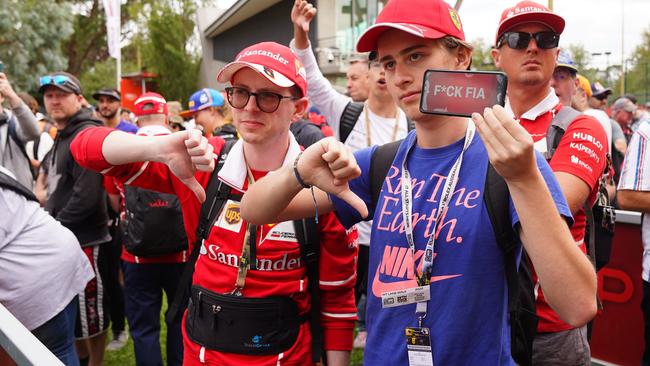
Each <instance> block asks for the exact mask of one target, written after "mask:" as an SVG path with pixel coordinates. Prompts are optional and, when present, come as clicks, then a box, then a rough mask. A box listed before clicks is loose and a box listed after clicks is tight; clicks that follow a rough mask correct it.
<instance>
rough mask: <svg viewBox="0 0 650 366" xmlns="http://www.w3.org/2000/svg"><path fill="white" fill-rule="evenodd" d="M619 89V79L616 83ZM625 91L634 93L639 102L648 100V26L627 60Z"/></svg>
mask: <svg viewBox="0 0 650 366" xmlns="http://www.w3.org/2000/svg"><path fill="white" fill-rule="evenodd" d="M616 84H617V87H618V88H617V89H616V90H617V91H618V90H620V81H618V82H617V83H616ZM625 92H626V93H631V94H634V95H635V96H636V97H637V98H638V100H639V102H640V103H645V102H648V101H650V28H648V29H646V30H644V31H643V33H642V35H641V44H640V45H638V46H637V47H636V48H635V49H634V52H633V53H632V57H630V59H628V60H627V72H626V74H625Z"/></svg>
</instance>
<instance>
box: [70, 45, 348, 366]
mask: <svg viewBox="0 0 650 366" xmlns="http://www.w3.org/2000/svg"><path fill="white" fill-rule="evenodd" d="M217 79H218V81H219V82H222V83H230V84H231V86H230V87H228V88H226V92H227V99H228V102H229V103H230V105H231V106H232V108H233V118H234V123H235V126H236V127H237V130H238V131H239V133H240V135H241V139H240V140H238V141H237V142H234V141H232V142H229V143H225V142H224V140H223V139H221V138H220V137H214V138H212V139H210V140H207V139H206V138H204V137H202V136H201V133H200V132H199V131H198V130H191V131H189V132H177V133H174V134H171V135H167V136H157V137H145V136H131V135H128V134H125V133H122V132H119V131H112V130H109V129H104V128H102V129H93V130H90V131H88V132H87V133H84V134H83V135H81V136H79V137H78V139H76V140H75V142H74V146H73V147H72V150H73V154H74V156H75V158H76V159H77V161H78V162H79V163H80V164H81V165H83V166H86V167H88V168H91V169H94V170H96V171H102V172H104V173H105V174H108V175H111V176H114V177H116V179H118V180H120V181H122V182H127V183H128V184H132V185H136V186H139V187H142V188H147V189H153V190H158V191H161V192H167V193H174V194H176V195H178V197H179V201H180V202H181V205H182V209H183V217H184V221H185V228H186V231H187V235H188V238H189V242H190V243H195V248H193V255H194V253H196V255H198V259H197V261H196V266H195V271H194V275H193V280H192V289H191V298H190V303H189V307H188V311H187V312H186V313H185V314H186V315H185V317H184V319H183V324H184V325H183V338H184V364H185V365H203V364H207V365H285V364H286V365H306V364H311V363H312V362H313V361H316V360H318V359H320V356H321V351H320V350H319V348H321V342H320V340H321V339H322V348H323V349H324V350H325V351H326V355H327V360H328V364H329V365H347V364H349V351H350V349H351V348H352V336H353V328H354V321H355V319H356V308H355V306H354V292H353V290H354V283H355V279H356V278H355V273H354V268H355V266H354V262H355V260H356V254H357V243H356V240H357V235H356V231H354V230H352V231H349V232H346V230H345V229H344V228H343V226H342V225H341V224H340V223H339V222H338V221H337V220H336V218H335V216H334V215H333V214H325V215H320V216H317V217H318V220H317V221H316V223H315V224H314V220H313V219H312V220H298V221H295V222H293V223H292V222H291V221H280V222H278V221H274V223H272V224H269V225H259V226H258V225H252V224H249V223H247V222H246V221H245V220H243V219H242V217H241V214H240V204H239V200H240V198H241V195H242V193H243V192H245V191H246V190H247V189H248V186H249V185H250V184H252V183H253V182H255V181H256V180H258V179H260V178H262V177H263V176H265V175H266V174H267V173H268V172H270V171H273V170H277V169H279V168H280V167H282V166H291V165H292V164H293V162H294V161H295V159H296V157H297V156H298V155H299V154H300V153H301V148H300V146H299V145H298V143H297V142H296V141H295V138H294V137H293V135H291V133H290V132H289V124H290V123H291V121H292V120H293V119H294V118H298V117H300V116H302V115H303V114H304V112H305V110H306V108H307V105H308V101H307V98H306V96H305V94H306V91H307V85H306V80H305V71H304V68H303V66H302V64H301V63H300V61H299V60H298V59H297V58H296V57H295V56H294V55H293V53H292V52H291V50H290V49H289V48H287V47H285V46H282V45H279V44H277V43H273V42H264V43H259V44H256V45H253V46H250V47H248V48H246V49H244V50H242V51H241V52H240V53H239V54H238V55H237V57H236V59H235V61H234V62H232V63H230V64H228V65H226V66H225V67H224V68H223V69H222V70H221V71H220V72H219V75H218V77H217ZM224 146H225V147H224ZM217 157H219V161H218V162H216V161H215V160H216V158H217ZM142 162H144V163H142ZM215 163H216V165H217V169H215ZM213 169H214V170H215V172H214V173H212V172H211V171H212V170H213ZM206 191H207V197H206ZM204 201H205V204H204V206H203V207H202V205H201V203H202V202H204ZM210 213H214V214H213V215H210ZM203 217H213V219H212V220H204V219H203ZM313 226H316V227H317V228H314V229H303V227H313ZM197 228H198V231H197ZM206 228H207V232H206V231H204V230H205V229H206ZM312 234H317V235H318V238H319V241H317V240H314V238H313V237H312V236H313V235H312ZM197 236H198V239H199V240H198V241H197V240H196V239H197ZM304 236H308V240H306V241H305V240H304V239H302V237H304ZM202 239H203V240H202ZM305 242H306V243H307V245H305V244H303V243H305ZM299 243H300V244H299ZM197 244H198V245H197ZM315 247H317V248H319V250H320V253H319V254H317V253H316V252H315V251H313V250H312V249H311V248H315ZM316 258H317V261H316V262H315V259H316ZM318 268H320V269H321V270H320V272H319V269H318ZM314 272H315V273H317V274H318V275H315V274H314ZM181 285H182V284H181ZM313 295H315V296H313ZM317 304H319V305H317ZM315 320H320V322H316V321H315ZM318 324H320V326H318Z"/></svg>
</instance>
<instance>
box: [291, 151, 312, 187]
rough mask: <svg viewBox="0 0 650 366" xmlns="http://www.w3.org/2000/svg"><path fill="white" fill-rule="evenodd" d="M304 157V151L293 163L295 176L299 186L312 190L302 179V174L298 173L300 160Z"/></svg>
mask: <svg viewBox="0 0 650 366" xmlns="http://www.w3.org/2000/svg"><path fill="white" fill-rule="evenodd" d="M301 156H302V151H301V152H300V154H298V156H296V160H294V161H293V176H294V177H296V180H297V181H298V184H300V186H301V187H302V188H311V186H310V185H309V184H306V183H305V181H304V180H302V177H301V176H300V173H298V160H300V157H301Z"/></svg>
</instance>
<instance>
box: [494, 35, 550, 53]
mask: <svg viewBox="0 0 650 366" xmlns="http://www.w3.org/2000/svg"><path fill="white" fill-rule="evenodd" d="M531 39H535V43H536V44H537V47H539V48H541V49H544V50H548V49H551V48H555V47H557V45H558V44H559V43H560V35H559V34H557V33H555V32H537V33H526V32H505V33H503V34H502V35H501V37H499V41H498V42H497V48H501V46H503V44H504V43H507V44H508V47H510V48H512V49H515V50H523V49H526V48H528V44H529V43H530V40H531Z"/></svg>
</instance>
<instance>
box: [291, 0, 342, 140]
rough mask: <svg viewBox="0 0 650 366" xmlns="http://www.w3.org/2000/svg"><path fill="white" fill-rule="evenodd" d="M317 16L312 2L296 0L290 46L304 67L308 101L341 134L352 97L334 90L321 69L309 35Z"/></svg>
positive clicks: (336, 133) (335, 134)
mask: <svg viewBox="0 0 650 366" xmlns="http://www.w3.org/2000/svg"><path fill="white" fill-rule="evenodd" d="M315 16H316V8H315V7H314V6H313V5H312V4H310V3H309V2H307V1H305V0H295V2H294V5H293V8H292V9H291V21H292V23H293V36H294V39H293V41H292V42H291V44H290V46H291V50H292V51H293V52H294V53H295V54H296V56H297V57H298V58H299V59H300V61H302V63H303V65H304V66H305V71H306V73H307V94H308V96H309V101H310V102H311V103H312V104H313V105H315V106H316V107H317V108H318V109H319V110H320V111H321V113H322V115H323V116H324V117H325V120H326V121H327V123H328V124H329V125H330V126H331V127H332V130H333V131H334V136H336V137H338V136H339V126H340V123H339V120H340V118H341V114H343V110H344V109H345V106H347V105H348V103H349V102H350V101H351V99H350V98H349V97H347V96H345V95H343V94H340V93H339V92H337V91H336V90H334V88H333V87H332V84H331V83H330V82H329V81H328V80H327V79H326V78H325V76H323V73H322V72H321V71H320V69H319V68H318V63H317V62H316V57H315V56H314V52H313V50H312V48H311V46H310V44H309V37H308V32H309V27H310V24H311V21H312V20H313V19H314V17H315Z"/></svg>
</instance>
